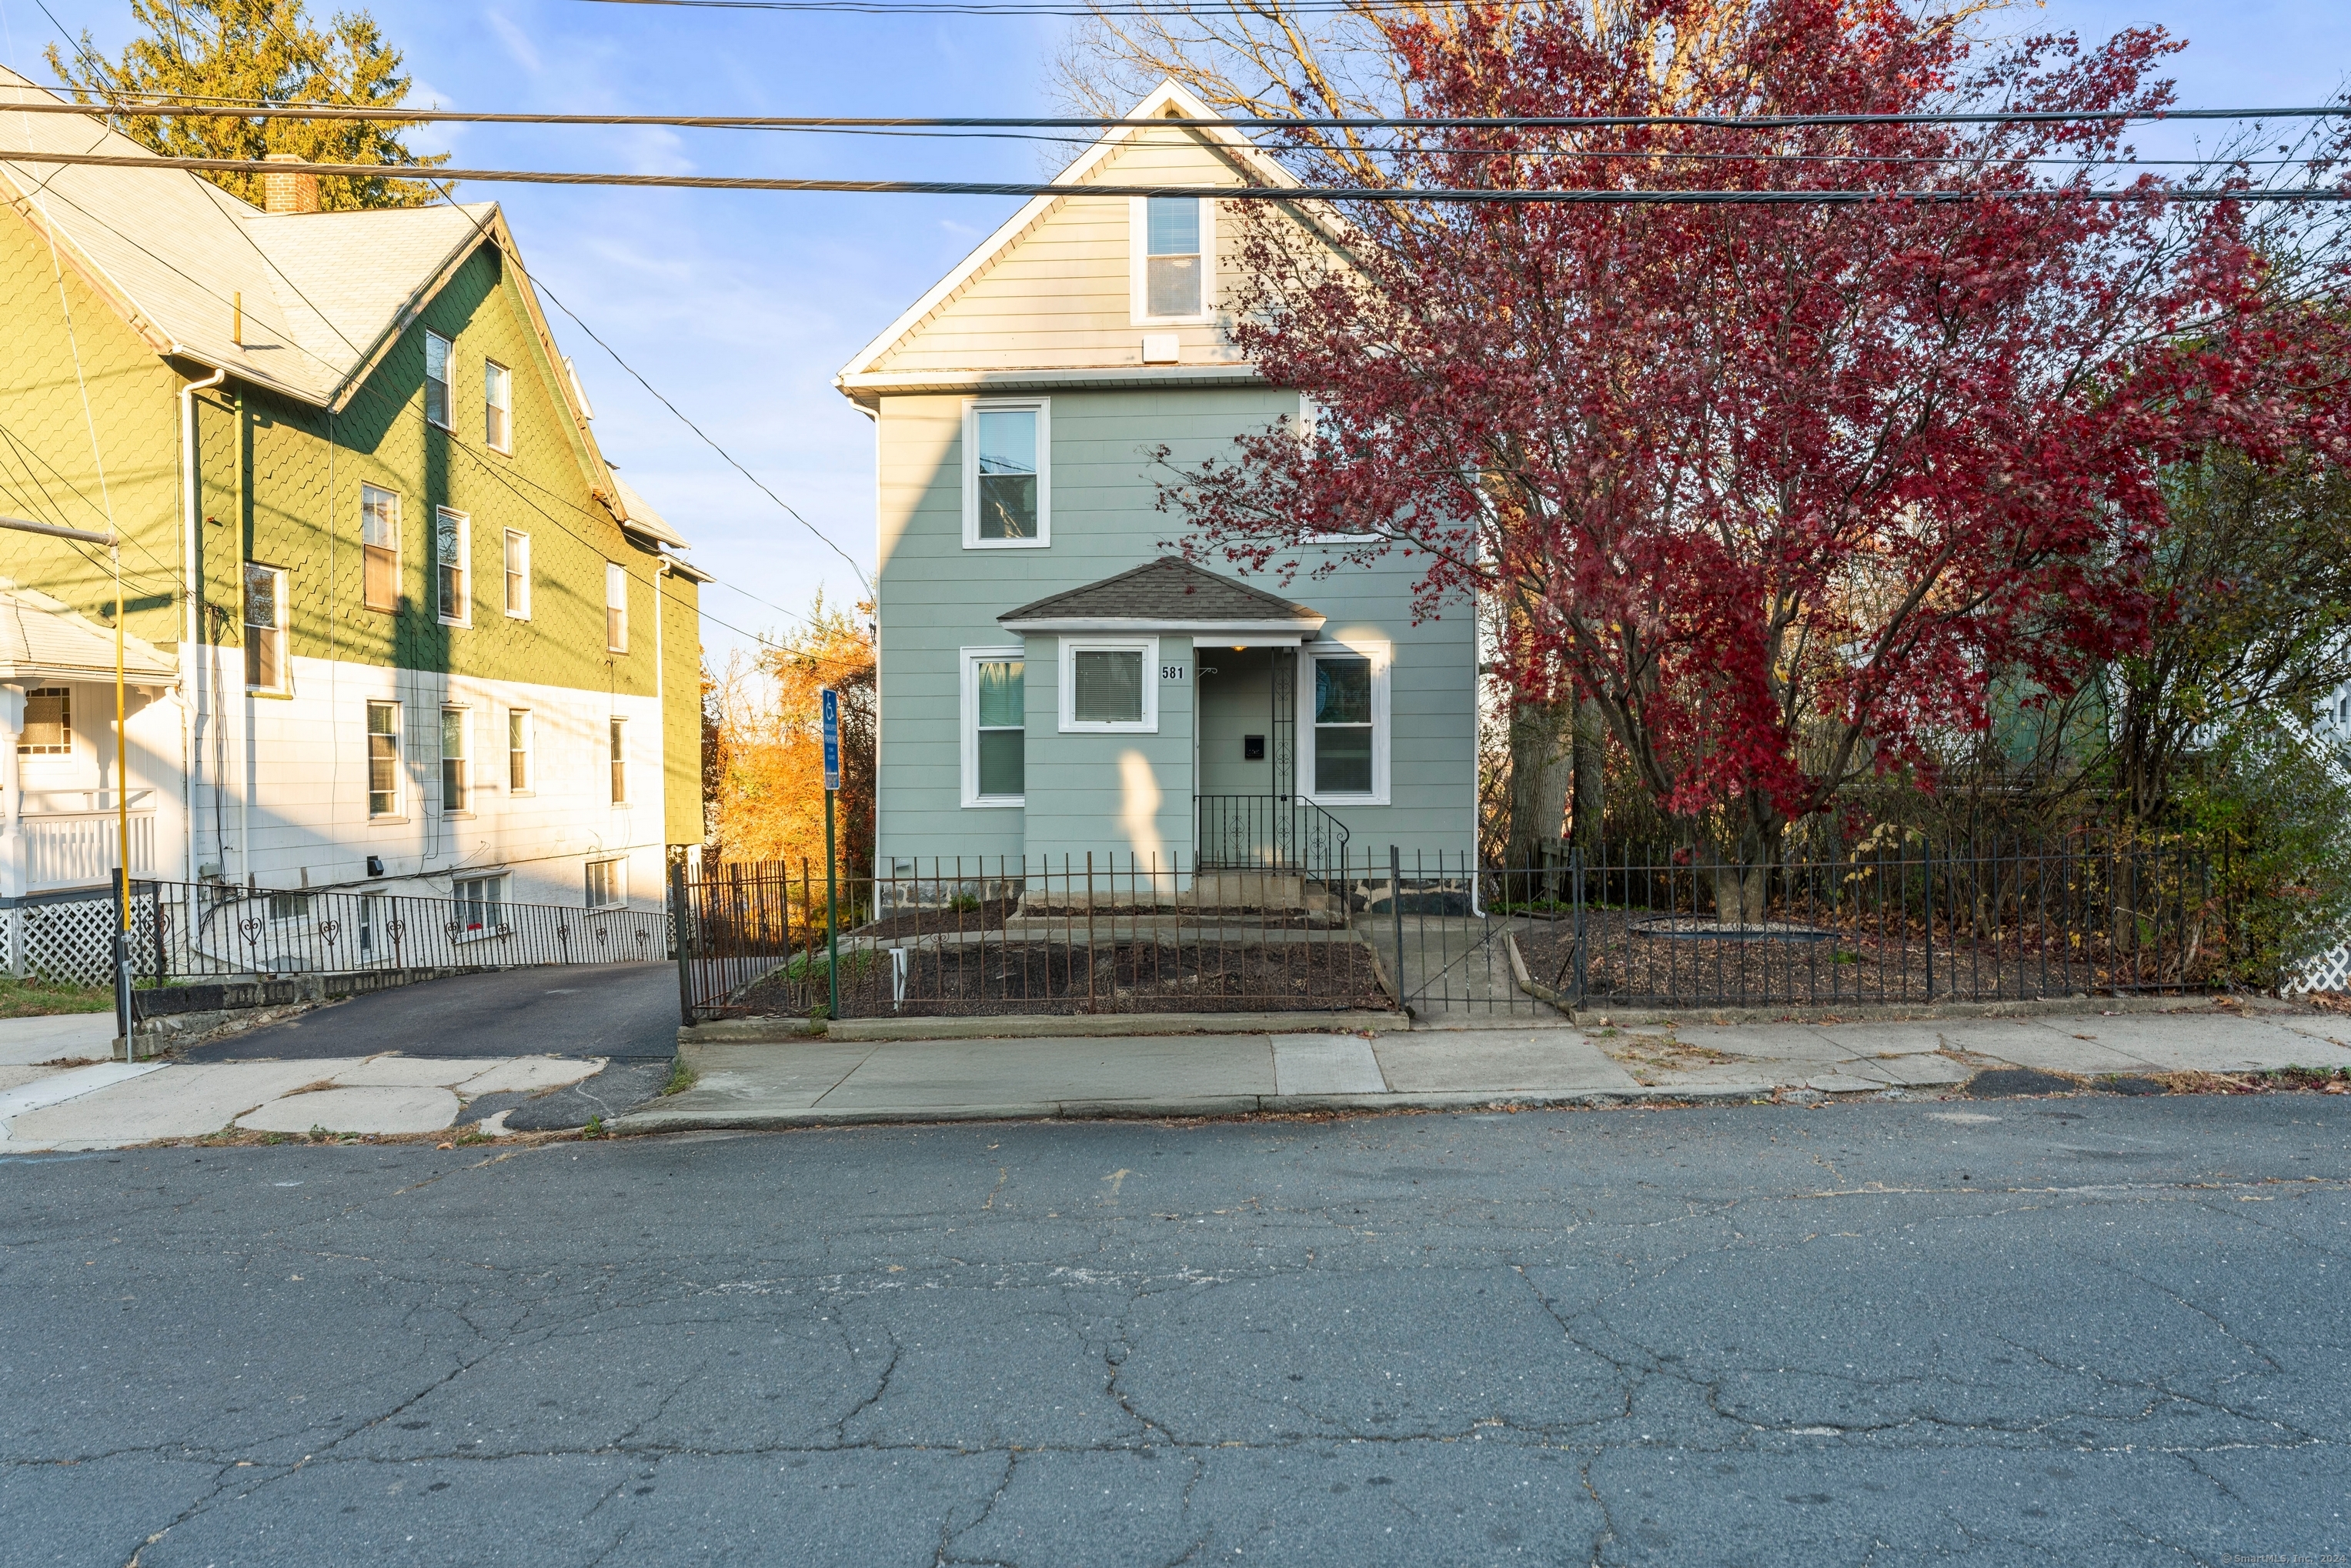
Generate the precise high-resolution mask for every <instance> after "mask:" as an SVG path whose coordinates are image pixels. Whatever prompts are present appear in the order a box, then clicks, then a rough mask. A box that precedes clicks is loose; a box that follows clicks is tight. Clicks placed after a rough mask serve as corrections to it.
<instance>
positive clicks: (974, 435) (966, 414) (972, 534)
mask: <svg viewBox="0 0 2351 1568" xmlns="http://www.w3.org/2000/svg"><path fill="white" fill-rule="evenodd" d="M1023 408H1029V409H1035V410H1036V411H1037V537H1036V538H1033V539H984V538H980V537H979V415H980V411H981V410H983V409H987V410H995V409H1023ZM1052 542H1053V411H1052V401H1051V400H1050V398H1041V397H1016V398H966V399H965V400H964V405H963V548H964V549H1045V548H1046V547H1047V546H1048V545H1050V544H1051V543H1052Z"/></svg>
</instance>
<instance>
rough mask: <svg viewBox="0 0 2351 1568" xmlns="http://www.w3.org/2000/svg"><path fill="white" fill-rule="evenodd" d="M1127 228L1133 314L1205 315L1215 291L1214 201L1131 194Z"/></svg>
mask: <svg viewBox="0 0 2351 1568" xmlns="http://www.w3.org/2000/svg"><path fill="white" fill-rule="evenodd" d="M1129 231H1130V235H1129V237H1130V240H1131V243H1132V245H1133V247H1134V317H1135V319H1136V320H1138V321H1164V322H1186V321H1190V322H1201V321H1206V320H1207V319H1208V318H1209V305H1210V302H1211V300H1212V299H1213V298H1215V294H1216V289H1215V279H1214V277H1213V276H1212V274H1213V272H1214V267H1213V266H1212V264H1211V258H1212V257H1213V256H1214V255H1215V251H1216V204H1214V203H1212V202H1210V201H1208V200H1207V199H1206V198H1205V197H1200V196H1137V197H1135V198H1134V207H1133V221H1132V223H1131V224H1130V225H1129Z"/></svg>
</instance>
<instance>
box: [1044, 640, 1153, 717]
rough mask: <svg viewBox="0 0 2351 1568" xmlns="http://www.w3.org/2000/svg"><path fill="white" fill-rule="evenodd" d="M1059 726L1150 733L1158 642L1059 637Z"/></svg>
mask: <svg viewBox="0 0 2351 1568" xmlns="http://www.w3.org/2000/svg"><path fill="white" fill-rule="evenodd" d="M1061 727H1062V729H1064V730H1098V731H1105V732H1111V733H1122V734H1136V735H1151V734H1156V733H1157V732H1158V729H1159V639H1158V638H1156V637H1064V638H1062V639H1061Z"/></svg>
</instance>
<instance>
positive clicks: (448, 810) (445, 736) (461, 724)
mask: <svg viewBox="0 0 2351 1568" xmlns="http://www.w3.org/2000/svg"><path fill="white" fill-rule="evenodd" d="M453 713H454V714H455V715H456V716H457V744H458V745H459V746H460V747H463V749H462V750H460V751H459V752H458V753H457V755H456V756H455V757H454V758H453V757H451V756H450V755H449V716H450V715H451V714H453ZM434 742H435V744H434V754H435V756H436V758H438V760H439V763H440V769H439V779H438V781H439V783H440V786H441V814H442V815H443V816H444V817H470V816H473V815H474V814H475V811H474V796H475V792H476V791H478V790H479V789H480V788H481V782H480V780H478V779H475V777H474V710H473V709H472V708H470V707H467V706H463V705H462V704H458V703H444V704H442V705H441V728H440V729H439V730H438V731H436V732H435V733H434ZM452 762H455V763H456V765H457V772H458V777H459V778H460V779H463V780H464V794H465V804H464V805H462V806H452V805H450V804H449V764H450V763H452Z"/></svg>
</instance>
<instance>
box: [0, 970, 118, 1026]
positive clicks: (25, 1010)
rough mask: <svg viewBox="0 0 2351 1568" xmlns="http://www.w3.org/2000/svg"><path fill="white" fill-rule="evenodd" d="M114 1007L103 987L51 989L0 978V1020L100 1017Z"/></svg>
mask: <svg viewBox="0 0 2351 1568" xmlns="http://www.w3.org/2000/svg"><path fill="white" fill-rule="evenodd" d="M113 1006H114V993H113V992H112V991H110V990H108V989H107V988H105V987H103V986H52V985H48V984H47V983H45V982H43V981H40V980H20V979H17V978H16V977H15V976H13V975H0V1019H31V1018H46V1017H48V1016H49V1015H51V1014H54V1013H102V1012H105V1011H106V1010H107V1009H110V1008H111V1007H113Z"/></svg>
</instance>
